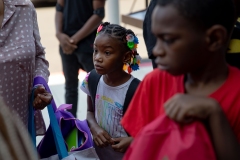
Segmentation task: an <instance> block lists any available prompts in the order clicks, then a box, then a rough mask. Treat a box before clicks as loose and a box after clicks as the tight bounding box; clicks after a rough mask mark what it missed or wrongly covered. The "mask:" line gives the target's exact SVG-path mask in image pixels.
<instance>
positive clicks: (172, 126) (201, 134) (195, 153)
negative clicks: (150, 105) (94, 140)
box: [123, 115, 216, 160]
mask: <svg viewBox="0 0 240 160" xmlns="http://www.w3.org/2000/svg"><path fill="white" fill-rule="evenodd" d="M135 159H136V160H148V159H151V160H157V159H158V160H187V159H194V160H216V157H215V153H214V149H213V146H212V144H211V140H210V138H209V136H208V133H207V131H206V129H205V127H204V125H203V124H202V123H201V122H194V123H191V124H189V125H184V126H179V124H177V123H176V122H174V121H172V120H170V119H169V118H168V117H167V116H165V115H163V116H160V117H158V118H157V119H156V120H154V121H153V122H152V123H150V124H149V125H147V126H146V127H145V128H144V129H143V130H142V131H141V132H140V133H139V134H138V135H137V137H136V138H135V139H134V141H133V143H132V144H131V146H130V147H129V149H128V150H127V152H126V153H125V156H124V158H123V160H135Z"/></svg>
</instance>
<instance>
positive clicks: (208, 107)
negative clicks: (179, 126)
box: [164, 94, 220, 123]
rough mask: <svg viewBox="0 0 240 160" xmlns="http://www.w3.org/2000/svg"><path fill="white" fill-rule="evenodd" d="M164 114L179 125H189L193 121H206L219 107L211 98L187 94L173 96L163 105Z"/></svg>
mask: <svg viewBox="0 0 240 160" xmlns="http://www.w3.org/2000/svg"><path fill="white" fill-rule="evenodd" d="M164 108H165V113H166V114H167V115H168V116H169V117H170V118H171V119H173V120H175V121H177V122H180V123H190V122H192V121H193V120H194V119H202V120H203V119H207V118H209V117H210V116H211V115H212V114H213V113H215V111H219V109H220V105H219V104H218V103H217V102H216V101H215V100H214V99H211V98H208V97H201V96H193V95H188V94H175V95H174V96H173V97H172V98H170V99H169V100H168V101H167V102H166V103H165V104H164Z"/></svg>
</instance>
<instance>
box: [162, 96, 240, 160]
mask: <svg viewBox="0 0 240 160" xmlns="http://www.w3.org/2000/svg"><path fill="white" fill-rule="evenodd" d="M164 107H165V112H166V114H167V115H168V116H169V117H170V118H171V119H173V120H175V121H177V122H180V123H189V122H191V121H193V120H194V119H201V120H204V122H205V125H206V127H207V128H208V131H209V134H210V136H211V139H212V143H213V146H214V149H215V153H216V156H217V159H218V160H228V159H231V160H237V159H240V146H239V143H238V140H237V138H236V135H234V133H233V131H232V129H231V126H230V125H229V123H228V120H227V118H226V117H225V115H224V113H223V111H222V109H221V106H220V105H219V104H218V102H216V100H214V99H212V98H206V97H201V96H193V95H187V94H176V95H175V96H173V97H172V98H170V99H169V100H168V101H167V102H166V103H165V105H164Z"/></svg>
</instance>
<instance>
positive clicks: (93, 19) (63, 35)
mask: <svg viewBox="0 0 240 160" xmlns="http://www.w3.org/2000/svg"><path fill="white" fill-rule="evenodd" d="M104 5H105V0H58V1H57V5H56V16H55V25H56V37H57V39H58V40H59V43H60V48H59V52H60V55H61V59H62V67H63V73H64V77H65V91H66V92H65V100H66V103H68V104H72V110H71V111H70V112H71V113H72V114H73V115H74V116H75V117H76V113H77V106H78V74H79V69H82V70H84V71H86V72H89V71H91V70H92V69H93V68H94V65H93V60H92V57H93V42H94V39H95V36H96V30H97V27H98V26H99V24H100V23H101V22H102V19H103V18H104V16H105V11H104Z"/></svg>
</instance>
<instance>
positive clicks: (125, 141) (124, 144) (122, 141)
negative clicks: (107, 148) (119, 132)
mask: <svg viewBox="0 0 240 160" xmlns="http://www.w3.org/2000/svg"><path fill="white" fill-rule="evenodd" d="M132 140H133V138H132V137H119V138H113V141H114V142H115V144H114V145H112V148H113V149H114V150H115V151H116V152H122V153H124V152H126V150H127V149H128V147H129V145H130V144H131V142H132Z"/></svg>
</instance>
